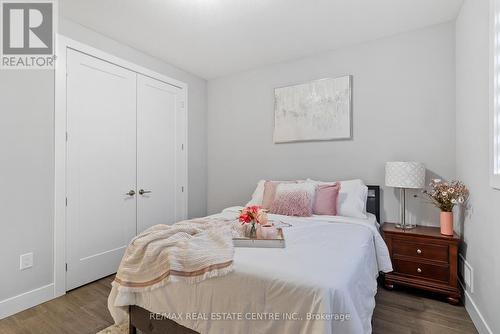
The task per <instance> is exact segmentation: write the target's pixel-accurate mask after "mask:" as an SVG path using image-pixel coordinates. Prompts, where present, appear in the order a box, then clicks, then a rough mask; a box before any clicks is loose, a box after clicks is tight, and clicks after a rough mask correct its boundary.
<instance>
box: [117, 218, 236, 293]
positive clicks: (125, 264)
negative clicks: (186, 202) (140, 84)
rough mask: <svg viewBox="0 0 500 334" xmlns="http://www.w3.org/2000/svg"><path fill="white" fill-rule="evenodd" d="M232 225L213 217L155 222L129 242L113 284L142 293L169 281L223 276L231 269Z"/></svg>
mask: <svg viewBox="0 0 500 334" xmlns="http://www.w3.org/2000/svg"><path fill="white" fill-rule="evenodd" d="M234 228H235V223H234V222H231V221H226V220H221V219H215V218H199V219H193V220H186V221H182V222H179V223H176V224H173V225H155V226H153V227H151V228H149V229H147V230H146V231H144V232H143V233H141V234H140V235H138V236H137V237H135V238H134V239H133V240H132V242H131V243H130V244H129V246H128V247H127V250H126V251H125V255H124V256H123V259H122V261H121V264H120V267H119V269H118V272H117V274H116V278H115V280H114V282H113V286H116V287H117V289H118V291H120V292H143V291H149V290H153V289H156V288H159V287H162V286H164V285H165V284H167V283H169V282H176V281H185V282H188V283H197V282H200V281H203V280H205V279H207V278H211V277H216V276H222V275H226V274H227V273H229V272H231V271H232V269H233V255H234V247H233V240H232V238H233V229H234Z"/></svg>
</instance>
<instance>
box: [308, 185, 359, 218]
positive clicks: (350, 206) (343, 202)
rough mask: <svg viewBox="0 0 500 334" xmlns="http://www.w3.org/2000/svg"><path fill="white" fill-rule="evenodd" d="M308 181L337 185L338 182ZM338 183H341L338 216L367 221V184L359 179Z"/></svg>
mask: <svg viewBox="0 0 500 334" xmlns="http://www.w3.org/2000/svg"><path fill="white" fill-rule="evenodd" d="M307 181H308V182H312V183H316V184H335V182H337V181H335V182H323V181H315V180H311V179H307ZM338 182H340V191H339V197H338V203H337V215H339V216H344V217H354V218H365V219H366V218H367V215H366V200H367V198H368V187H367V186H366V185H365V183H364V182H363V181H362V180H359V179H357V180H346V181H338Z"/></svg>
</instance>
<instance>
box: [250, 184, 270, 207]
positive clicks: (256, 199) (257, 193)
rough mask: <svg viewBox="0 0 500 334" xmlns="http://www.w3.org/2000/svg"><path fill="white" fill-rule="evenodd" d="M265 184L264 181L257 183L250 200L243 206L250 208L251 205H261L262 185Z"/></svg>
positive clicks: (262, 197)
mask: <svg viewBox="0 0 500 334" xmlns="http://www.w3.org/2000/svg"><path fill="white" fill-rule="evenodd" d="M265 184H266V180H260V181H259V182H258V183H257V188H255V190H254V192H253V194H252V198H251V199H250V202H248V203H247V204H245V206H252V205H259V206H261V205H262V200H263V199H264V185H265Z"/></svg>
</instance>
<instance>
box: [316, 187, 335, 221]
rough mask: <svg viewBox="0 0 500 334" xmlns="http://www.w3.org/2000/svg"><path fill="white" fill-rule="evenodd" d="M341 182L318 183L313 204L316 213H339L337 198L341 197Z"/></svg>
mask: <svg viewBox="0 0 500 334" xmlns="http://www.w3.org/2000/svg"><path fill="white" fill-rule="evenodd" d="M339 191H340V182H336V183H334V184H323V185H318V186H317V188H316V198H315V200H314V205H313V213H314V214H315V215H328V216H336V215H337V199H338V198H339Z"/></svg>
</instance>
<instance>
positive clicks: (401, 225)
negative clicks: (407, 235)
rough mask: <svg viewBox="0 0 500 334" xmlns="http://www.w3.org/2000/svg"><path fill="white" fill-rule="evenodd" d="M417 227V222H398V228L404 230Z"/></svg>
mask: <svg viewBox="0 0 500 334" xmlns="http://www.w3.org/2000/svg"><path fill="white" fill-rule="evenodd" d="M415 227H417V225H415V224H401V223H397V224H396V228H399V229H402V230H411V229H413V228H415Z"/></svg>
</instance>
